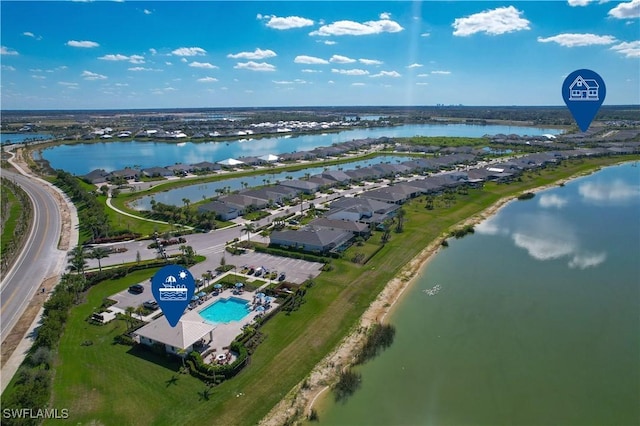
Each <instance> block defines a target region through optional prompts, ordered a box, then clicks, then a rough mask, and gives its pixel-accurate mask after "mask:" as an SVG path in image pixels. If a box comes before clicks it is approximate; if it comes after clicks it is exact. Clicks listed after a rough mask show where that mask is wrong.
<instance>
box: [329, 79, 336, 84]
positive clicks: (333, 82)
mask: <svg viewBox="0 0 640 426" xmlns="http://www.w3.org/2000/svg"><path fill="white" fill-rule="evenodd" d="M327 83H329V84H335V83H336V82H335V81H333V80H329V81H327Z"/></svg>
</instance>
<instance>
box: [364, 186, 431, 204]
mask: <svg viewBox="0 0 640 426" xmlns="http://www.w3.org/2000/svg"><path fill="white" fill-rule="evenodd" d="M420 192H421V191H420V189H418V188H416V187H414V186H409V185H406V184H397V185H391V186H387V187H383V188H378V189H373V190H371V191H366V192H365V193H364V194H362V197H363V198H370V199H372V200H378V201H384V202H386V203H393V204H403V203H405V202H406V201H407V200H409V199H410V198H413V197H416V196H418V195H420Z"/></svg>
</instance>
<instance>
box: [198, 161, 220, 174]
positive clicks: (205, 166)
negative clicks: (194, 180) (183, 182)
mask: <svg viewBox="0 0 640 426" xmlns="http://www.w3.org/2000/svg"><path fill="white" fill-rule="evenodd" d="M191 168H192V169H193V171H195V172H212V171H215V170H220V169H221V168H222V167H221V166H220V164H216V163H211V162H209V161H201V162H199V163H195V164H192V165H191Z"/></svg>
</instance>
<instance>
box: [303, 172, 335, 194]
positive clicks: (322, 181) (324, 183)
mask: <svg viewBox="0 0 640 426" xmlns="http://www.w3.org/2000/svg"><path fill="white" fill-rule="evenodd" d="M307 181H308V182H313V183H315V184H317V185H318V190H320V191H321V190H323V189H327V188H330V187H332V186H334V185H335V184H336V181H334V180H331V179H327V178H323V177H322V175H313V176H311V177H310V178H309V179H307Z"/></svg>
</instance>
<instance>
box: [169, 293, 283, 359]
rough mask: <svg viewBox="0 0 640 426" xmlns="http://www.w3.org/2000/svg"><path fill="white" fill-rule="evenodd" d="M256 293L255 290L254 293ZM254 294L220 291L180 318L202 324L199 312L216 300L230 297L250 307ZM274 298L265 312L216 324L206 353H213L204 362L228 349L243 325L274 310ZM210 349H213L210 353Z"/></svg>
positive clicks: (254, 312)
mask: <svg viewBox="0 0 640 426" xmlns="http://www.w3.org/2000/svg"><path fill="white" fill-rule="evenodd" d="M257 292H258V291H257V290H256V293H257ZM256 293H254V292H247V291H243V292H242V294H233V290H232V289H225V290H222V291H221V292H220V293H219V294H218V295H216V296H212V295H209V297H210V298H209V299H208V300H206V301H204V303H202V304H201V305H198V306H197V307H195V308H194V309H191V310H187V311H185V313H184V315H183V316H182V318H181V319H182V320H187V321H194V322H204V323H207V321H205V320H204V318H202V316H200V312H201V311H203V310H205V309H207V308H208V307H209V306H211V305H213V304H214V303H216V302H217V301H218V300H223V299H229V298H231V297H233V298H236V299H242V300H245V301H247V302H248V303H249V304H250V305H251V304H253V300H254V295H255V294H256ZM274 305H275V303H274V298H273V297H272V298H271V307H270V308H269V309H268V310H266V311H265V312H259V311H257V310H253V311H249V313H248V314H247V315H246V316H245V317H243V318H242V319H241V320H240V321H231V322H229V323H218V324H216V327H215V329H214V330H213V341H212V342H210V343H209V344H208V349H207V352H213V354H209V356H206V357H205V361H207V362H211V360H209V359H208V358H210V357H211V356H215V355H214V354H220V353H223V352H224V349H223V348H226V347H228V346H229V345H230V344H231V342H233V340H234V339H235V338H236V337H237V336H238V335H239V334H241V333H242V327H244V325H245V324H250V323H252V322H253V320H254V319H255V317H256V316H258V315H260V314H263V315H264V314H265V313H267V312H270V311H272V310H273V309H275V306H274ZM212 349H215V350H213V351H212Z"/></svg>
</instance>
